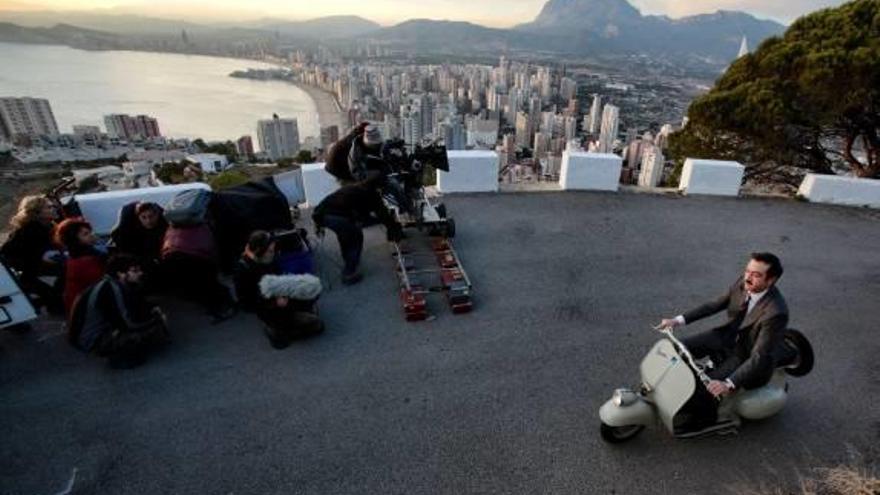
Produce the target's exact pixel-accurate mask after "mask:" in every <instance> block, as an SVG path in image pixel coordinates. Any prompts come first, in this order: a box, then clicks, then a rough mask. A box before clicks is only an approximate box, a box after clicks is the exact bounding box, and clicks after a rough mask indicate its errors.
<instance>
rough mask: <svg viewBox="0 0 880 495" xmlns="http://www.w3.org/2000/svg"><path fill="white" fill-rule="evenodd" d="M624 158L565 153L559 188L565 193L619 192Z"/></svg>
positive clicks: (609, 154) (597, 154) (579, 152)
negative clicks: (573, 191)
mask: <svg viewBox="0 0 880 495" xmlns="http://www.w3.org/2000/svg"><path fill="white" fill-rule="evenodd" d="M622 167H623V158H621V157H619V156H617V155H615V154H612V153H589V152H584V151H565V152H563V153H562V168H561V169H560V172H559V186H560V187H561V188H562V189H563V190H565V191H571V190H581V191H587V190H591V191H617V190H618V189H619V188H620V171H621V168H622Z"/></svg>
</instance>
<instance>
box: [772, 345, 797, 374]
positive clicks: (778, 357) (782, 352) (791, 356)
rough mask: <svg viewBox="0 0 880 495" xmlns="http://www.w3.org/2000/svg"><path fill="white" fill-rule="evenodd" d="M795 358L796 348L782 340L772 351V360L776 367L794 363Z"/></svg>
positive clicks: (785, 366) (784, 366)
mask: <svg viewBox="0 0 880 495" xmlns="http://www.w3.org/2000/svg"><path fill="white" fill-rule="evenodd" d="M797 360H798V350H797V349H796V348H795V347H794V346H792V345H791V344H789V343H788V342H784V343H783V344H782V345H781V346H779V349H777V350H776V352H774V353H773V361H774V362H775V363H776V368H787V367H789V366H791V365H793V364H795V363H796V362H797Z"/></svg>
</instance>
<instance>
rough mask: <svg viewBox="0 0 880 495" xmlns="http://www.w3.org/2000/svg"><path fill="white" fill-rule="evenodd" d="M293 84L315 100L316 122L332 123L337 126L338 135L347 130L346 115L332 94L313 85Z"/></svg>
mask: <svg viewBox="0 0 880 495" xmlns="http://www.w3.org/2000/svg"><path fill="white" fill-rule="evenodd" d="M294 84H296V86H297V87H298V88H300V89H301V90H303V91H305V92H306V93H308V95H309V97H311V98H312V101H314V102H315V107H316V108H317V110H318V122H320V124H321V127H329V126H332V125H335V126H339V134H340V135H343V134H345V132H347V131H348V124H347V120H348V116H347V115H346V114H345V112H343V111H341V110H340V108H339V106H338V105H337V103H336V98H335V97H334V96H333V94H331V93H329V92H327V91H324V90H323V89H320V88H316V87H314V86H309V85H306V84H301V83H294Z"/></svg>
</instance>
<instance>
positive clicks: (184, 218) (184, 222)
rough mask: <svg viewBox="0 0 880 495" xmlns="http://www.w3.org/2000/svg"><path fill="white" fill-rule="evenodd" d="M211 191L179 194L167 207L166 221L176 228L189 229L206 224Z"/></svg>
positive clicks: (201, 190)
mask: <svg viewBox="0 0 880 495" xmlns="http://www.w3.org/2000/svg"><path fill="white" fill-rule="evenodd" d="M210 202H211V191H206V190H204V189H190V190H188V191H183V192H179V193H177V195H175V196H174V197H173V198H171V201H169V202H168V204H167V205H165V220H167V221H168V223H170V224H171V225H173V226H175V227H189V226H194V225H201V224H203V223H205V218H206V217H207V215H208V204H209V203H210Z"/></svg>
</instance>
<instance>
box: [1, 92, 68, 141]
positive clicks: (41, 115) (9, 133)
mask: <svg viewBox="0 0 880 495" xmlns="http://www.w3.org/2000/svg"><path fill="white" fill-rule="evenodd" d="M58 134H59V132H58V123H57V122H55V114H53V113H52V107H51V106H50V105H49V100H45V99H42V98H0V141H10V142H11V141H13V140H14V139H15V137H17V136H27V137H39V136H57V135H58Z"/></svg>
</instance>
